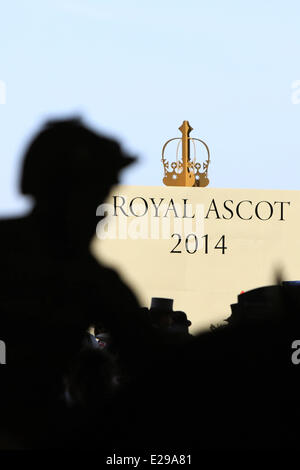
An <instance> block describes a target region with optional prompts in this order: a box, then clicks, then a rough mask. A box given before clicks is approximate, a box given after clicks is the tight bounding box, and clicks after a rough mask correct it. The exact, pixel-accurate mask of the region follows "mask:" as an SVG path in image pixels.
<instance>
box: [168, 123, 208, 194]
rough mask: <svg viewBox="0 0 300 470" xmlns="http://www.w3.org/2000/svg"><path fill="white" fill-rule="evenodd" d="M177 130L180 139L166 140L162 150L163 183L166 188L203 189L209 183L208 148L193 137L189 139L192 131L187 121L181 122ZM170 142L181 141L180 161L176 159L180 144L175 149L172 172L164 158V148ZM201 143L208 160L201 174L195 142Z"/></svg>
mask: <svg viewBox="0 0 300 470" xmlns="http://www.w3.org/2000/svg"><path fill="white" fill-rule="evenodd" d="M179 130H180V131H181V133H182V138H179V137H175V138H173V139H170V140H168V141H167V142H166V143H165V145H164V146H163V149H162V162H163V165H164V172H165V176H164V178H163V183H164V184H165V185H166V186H198V187H204V186H207V185H208V183H209V179H208V178H207V170H208V165H209V163H210V154H209V148H208V146H207V145H206V143H205V142H203V140H200V139H196V138H194V137H190V132H191V131H192V130H193V128H192V126H190V123H189V121H183V123H182V124H181V126H180V127H179ZM172 140H179V141H181V151H182V155H181V160H179V159H178V148H179V145H180V143H179V144H178V147H177V154H176V162H172V163H171V168H172V171H169V162H168V161H167V160H166V159H165V157H164V151H165V148H166V146H167V145H168V144H169V142H171V141H172ZM190 141H192V142H193V144H194V159H193V161H191V159H190ZM194 141H199V142H201V143H202V144H203V145H204V146H205V148H206V151H207V154H208V159H207V160H206V161H205V162H204V163H203V170H204V171H203V172H202V173H201V172H200V169H201V164H200V163H196V154H195V152H196V147H195V142H194Z"/></svg>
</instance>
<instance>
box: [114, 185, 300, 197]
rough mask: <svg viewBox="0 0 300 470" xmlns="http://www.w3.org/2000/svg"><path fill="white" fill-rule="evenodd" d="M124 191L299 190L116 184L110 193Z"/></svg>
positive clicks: (272, 191)
mask: <svg viewBox="0 0 300 470" xmlns="http://www.w3.org/2000/svg"><path fill="white" fill-rule="evenodd" d="M120 189H124V190H125V191H126V190H128V191H130V190H134V189H136V190H143V191H146V192H148V191H152V190H153V191H157V192H158V191H161V192H165V193H168V194H174V195H176V194H178V195H180V194H182V193H183V194H190V195H193V196H196V195H198V194H199V195H202V196H203V195H205V193H216V192H220V193H222V192H228V191H233V192H242V191H243V192H245V193H247V192H250V191H251V192H253V193H257V194H258V193H261V192H266V193H282V194H291V195H293V194H294V195H296V194H297V195H298V194H300V189H276V188H271V189H270V188H267V189H264V188H226V187H224V188H220V187H218V188H215V187H211V186H210V187H207V188H194V187H188V186H162V185H157V186H152V185H149V186H148V185H129V184H122V183H121V184H117V185H115V186H113V187H112V188H111V191H110V193H112V192H113V191H115V190H118V191H119V190H120Z"/></svg>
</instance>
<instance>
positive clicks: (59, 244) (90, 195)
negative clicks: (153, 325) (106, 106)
mask: <svg viewBox="0 0 300 470" xmlns="http://www.w3.org/2000/svg"><path fill="white" fill-rule="evenodd" d="M133 161H134V159H133V158H131V157H129V156H127V155H125V154H124V153H123V152H122V150H121V148H120V146H119V144H118V143H117V142H115V141H113V140H110V139H107V138H105V137H103V136H101V135H99V134H97V133H96V132H94V131H92V130H90V129H88V128H87V127H86V126H84V125H83V124H82V123H81V121H80V120H77V119H74V120H65V121H53V122H49V123H47V124H46V125H45V126H44V127H43V129H42V130H41V132H39V133H38V135H37V136H35V137H34V139H33V141H32V142H31V143H30V145H29V147H28V148H27V150H26V152H25V157H24V163H23V169H22V176H21V192H22V193H23V194H24V195H29V196H31V197H32V199H33V204H34V205H33V209H32V210H31V212H30V213H29V214H28V215H26V216H24V217H20V218H15V219H6V220H2V221H1V222H0V250H1V253H0V255H1V256H0V258H1V264H0V337H1V339H2V340H5V341H6V346H7V366H5V369H4V368H3V367H2V368H1V370H0V373H1V378H2V380H1V390H0V394H1V397H0V398H1V402H0V408H1V410H0V411H2V414H1V416H2V418H4V419H3V420H2V428H4V429H5V426H6V425H7V429H9V428H10V431H11V432H12V433H13V434H14V433H15V435H16V436H17V435H18V433H20V435H21V438H22V436H23V435H24V436H25V435H26V437H27V438H29V439H27V440H29V441H30V438H31V437H32V436H31V434H30V432H28V431H29V428H30V426H29V424H30V425H31V428H32V432H33V437H32V440H33V441H34V439H35V438H36V436H42V437H41V441H42V440H43V434H42V433H41V432H40V431H41V429H40V428H39V426H43V425H44V426H45V427H46V426H47V424H46V423H47V419H48V418H49V419H50V420H51V419H52V418H51V415H52V412H51V407H52V408H53V407H54V405H53V403H56V402H58V403H59V400H60V399H61V397H62V396H63V377H64V374H65V373H66V371H68V368H69V366H70V364H71V363H72V360H73V358H74V357H75V356H76V354H77V353H78V351H79V350H80V348H81V344H82V340H83V337H84V334H85V331H86V330H87V328H88V327H89V326H90V325H91V324H92V323H94V322H95V321H99V322H101V324H103V325H104V327H105V328H107V329H108V330H109V332H110V333H111V334H112V335H113V336H114V337H115V338H116V339H117V340H118V341H119V342H120V349H122V338H123V337H124V335H125V336H126V344H127V345H128V344H130V336H132V338H134V337H136V331H135V329H136V328H138V320H137V318H138V314H137V313H136V312H137V307H138V303H137V300H136V298H135V296H134V295H133V293H132V292H131V291H130V290H129V288H128V287H127V286H126V285H125V284H124V282H123V281H121V279H120V278H119V276H118V275H117V274H116V272H114V271H113V270H111V269H108V268H104V267H102V266H100V265H99V263H98V262H97V261H96V260H95V259H94V257H93V256H92V255H91V253H90V251H89V245H90V242H91V239H92V238H93V236H94V235H95V231H96V225H97V223H98V222H99V220H100V219H99V217H96V209H97V206H98V205H99V204H101V203H102V202H103V201H104V200H105V198H106V196H107V195H108V193H109V190H110V188H111V186H112V185H113V184H116V183H117V182H118V175H119V172H120V170H121V169H122V168H124V167H125V166H127V165H129V164H130V163H132V162H133ZM128 341H129V343H128ZM132 341H133V340H132ZM123 343H124V344H125V340H124V341H123ZM129 355H130V354H129ZM124 356H126V354H125V353H124ZM34 410H35V411H36V413H35V412H34ZM41 410H42V413H41ZM48 414H49V416H50V417H49V416H48ZM29 417H30V420H28V418H29ZM5 418H6V419H5ZM26 420H28V421H27V422H26ZM35 420H36V421H35ZM42 423H43V424H42ZM35 427H36V428H35ZM45 440H47V438H45ZM34 442H35V444H36V443H37V442H38V438H37V441H34ZM31 444H32V442H31V441H30V443H29V445H31ZM35 444H34V445H35ZM43 444H44V443H43V442H42V444H41V445H43ZM45 445H47V444H45Z"/></svg>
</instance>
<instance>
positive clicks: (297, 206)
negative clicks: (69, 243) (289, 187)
mask: <svg viewBox="0 0 300 470" xmlns="http://www.w3.org/2000/svg"><path fill="white" fill-rule="evenodd" d="M105 213H108V214H109V215H108V216H105V217H104V218H103V219H102V220H101V222H99V224H98V226H97V237H96V238H95V240H94V242H93V244H92V250H93V252H94V254H95V256H96V257H97V258H99V259H100V260H101V261H102V262H103V263H105V264H107V265H109V266H113V267H114V268H116V269H117V270H118V271H119V273H120V274H121V275H122V276H123V278H124V279H125V280H126V282H127V283H128V284H129V285H130V286H131V287H133V288H134V290H135V292H136V294H137V296H138V298H139V299H140V302H141V304H142V305H143V306H149V305H150V301H151V297H169V298H174V309H176V310H183V311H185V312H186V313H187V314H188V317H189V318H190V319H191V321H192V331H193V332H195V331H197V330H199V329H202V328H206V327H208V326H209V325H210V324H216V323H220V322H222V320H224V319H225V318H226V317H228V316H229V315H230V304H232V303H235V302H236V300H237V295H238V294H239V293H240V292H241V291H242V290H244V291H246V290H249V289H253V288H255V287H259V286H263V285H268V284H272V283H274V281H275V275H276V274H275V273H276V271H277V270H281V271H282V275H283V277H284V279H285V280H296V279H300V192H299V191H282V190H280V191H279V190H278V191H277V190H254V189H219V188H218V189H214V188H203V189H202V188H193V187H192V188H187V187H164V186H161V187H156V186H117V187H115V188H113V190H112V192H111V195H110V196H109V198H108V201H107V204H106V205H105V206H103V207H102V206H100V207H99V208H98V215H99V221H100V216H101V215H102V216H103V215H104V214H105Z"/></svg>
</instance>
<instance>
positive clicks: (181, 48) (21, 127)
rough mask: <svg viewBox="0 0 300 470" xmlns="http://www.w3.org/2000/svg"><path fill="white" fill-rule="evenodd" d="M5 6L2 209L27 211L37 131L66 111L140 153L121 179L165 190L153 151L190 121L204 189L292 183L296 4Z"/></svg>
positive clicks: (297, 74)
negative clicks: (206, 166)
mask: <svg viewBox="0 0 300 470" xmlns="http://www.w3.org/2000/svg"><path fill="white" fill-rule="evenodd" d="M0 5H1V9H0V22H1V25H0V80H1V81H2V82H4V83H5V84H6V104H1V105H0V159H1V160H0V161H1V164H0V170H1V171H0V184H1V198H0V213H1V214H4V213H7V212H9V211H13V212H20V211H22V210H23V208H24V207H25V203H24V199H23V198H22V197H21V196H19V195H18V191H17V186H16V183H17V177H18V173H17V171H18V165H19V161H20V158H21V155H22V151H23V149H24V146H25V144H26V142H27V141H28V139H29V138H30V136H31V135H32V133H33V132H34V131H35V130H36V129H37V128H38V127H39V126H40V124H41V123H42V122H43V121H44V120H45V119H47V118H48V117H55V116H57V117H60V116H70V115H72V114H74V113H75V114H80V115H82V116H83V117H84V118H85V119H86V121H87V122H88V123H90V124H91V125H92V126H94V127H96V128H97V129H99V130H100V131H101V130H102V131H104V132H107V133H109V134H110V135H112V136H115V137H117V138H119V139H120V140H121V142H122V143H123V144H124V145H125V146H126V148H127V149H129V150H130V151H131V152H134V153H135V154H137V155H139V156H140V161H139V164H137V165H136V166H135V167H133V168H132V169H130V170H128V171H127V172H126V173H124V175H123V179H122V181H123V182H124V183H127V184H134V185H160V184H162V182H161V181H162V176H163V171H162V166H161V162H160V158H161V148H162V145H163V144H164V142H165V141H166V140H167V139H169V138H171V137H176V136H179V134H180V133H179V131H178V127H179V126H180V124H181V123H182V121H183V120H184V119H187V120H189V121H190V123H191V125H192V126H193V128H194V129H195V130H194V132H193V133H192V136H193V135H194V136H195V137H199V138H202V139H204V140H205V141H206V142H207V144H208V145H209V147H210V150H211V160H212V163H211V166H210V172H209V178H210V181H211V184H210V186H211V187H227V188H228V187H232V188H241V187H246V188H270V189H276V188H278V189H300V181H299V177H300V159H299V157H300V132H299V124H300V104H292V99H291V98H292V92H293V90H292V83H293V82H294V81H296V80H299V79H300V26H299V25H300V21H299V17H300V2H299V1H297V0H294V1H290V0H286V1H276V0H275V1H271V0H264V1H263V0H252V1H251V2H246V1H241V0H240V1H237V0H227V1H224V0H207V1H201V0H189V1H187V2H182V1H178V0H165V1H164V0H160V1H158V0H152V1H133V0H126V1H125V0H110V1H108V0H107V1H105V0H84V1H83V0H69V1H65V0H43V1H41V0H39V1H38V0H11V1H10V2H4V1H3V0H2V2H1V4H0ZM299 96H300V94H299ZM171 151H172V150H171Z"/></svg>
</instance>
